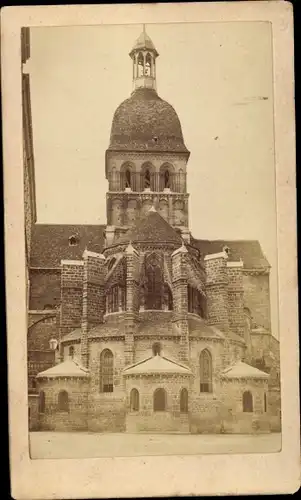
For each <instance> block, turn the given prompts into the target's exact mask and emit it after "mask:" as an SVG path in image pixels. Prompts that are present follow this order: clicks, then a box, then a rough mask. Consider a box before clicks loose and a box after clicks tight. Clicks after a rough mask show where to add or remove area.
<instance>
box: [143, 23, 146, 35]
mask: <svg viewBox="0 0 301 500" xmlns="http://www.w3.org/2000/svg"><path fill="white" fill-rule="evenodd" d="M143 33H144V34H145V33H146V32H145V24H143Z"/></svg>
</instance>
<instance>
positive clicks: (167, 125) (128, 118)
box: [109, 88, 188, 153]
mask: <svg viewBox="0 0 301 500" xmlns="http://www.w3.org/2000/svg"><path fill="white" fill-rule="evenodd" d="M109 150H136V151H145V150H146V151H174V152H181V153H182V152H185V153H188V150H187V148H186V146H185V144H184V139H183V134H182V128H181V123H180V120H179V118H178V115H177V113H176V111H175V110H174V108H173V107H172V106H171V105H170V104H169V103H168V102H166V101H164V100H163V99H161V98H160V97H159V96H158V94H157V92H156V91H155V90H153V89H146V88H140V89H137V90H135V91H134V92H133V93H132V95H131V97H130V98H129V99H126V100H125V101H123V102H122V103H121V104H120V106H118V108H117V110H116V111H115V114H114V118H113V123H112V128H111V138H110V146H109Z"/></svg>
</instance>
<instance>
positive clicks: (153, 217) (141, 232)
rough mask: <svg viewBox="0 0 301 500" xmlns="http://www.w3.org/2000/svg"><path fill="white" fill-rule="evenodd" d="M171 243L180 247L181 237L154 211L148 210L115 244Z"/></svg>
mask: <svg viewBox="0 0 301 500" xmlns="http://www.w3.org/2000/svg"><path fill="white" fill-rule="evenodd" d="M127 242H132V244H133V245H134V246H135V243H144V242H145V243H150V242H152V243H173V244H175V245H176V246H179V247H180V246H181V245H182V238H181V236H180V235H179V234H178V233H177V232H176V231H175V230H174V229H173V228H172V227H171V226H170V225H169V224H168V222H166V220H165V219H163V217H161V215H160V214H159V213H158V212H157V211H156V210H155V209H150V210H149V211H148V212H147V213H146V215H144V216H142V217H141V218H140V219H138V220H137V221H136V223H135V225H134V226H133V227H132V228H131V229H129V231H128V232H127V233H126V234H124V235H123V236H122V237H121V238H120V239H119V240H118V241H117V243H118V244H119V243H127Z"/></svg>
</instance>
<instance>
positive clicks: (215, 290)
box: [204, 253, 229, 331]
mask: <svg viewBox="0 0 301 500" xmlns="http://www.w3.org/2000/svg"><path fill="white" fill-rule="evenodd" d="M204 261H205V269H206V274H207V280H206V293H207V314H208V322H209V324H211V325H215V326H217V327H218V328H220V330H222V331H228V328H229V319H228V275H227V267H226V263H227V255H226V254H225V253H220V254H213V255H207V256H206V257H205V259H204Z"/></svg>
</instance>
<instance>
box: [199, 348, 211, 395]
mask: <svg viewBox="0 0 301 500" xmlns="http://www.w3.org/2000/svg"><path fill="white" fill-rule="evenodd" d="M200 392H212V357H211V354H210V352H209V351H208V350H207V349H204V351H202V352H201V355H200Z"/></svg>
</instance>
